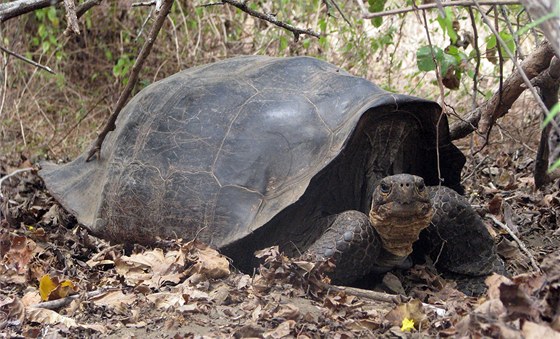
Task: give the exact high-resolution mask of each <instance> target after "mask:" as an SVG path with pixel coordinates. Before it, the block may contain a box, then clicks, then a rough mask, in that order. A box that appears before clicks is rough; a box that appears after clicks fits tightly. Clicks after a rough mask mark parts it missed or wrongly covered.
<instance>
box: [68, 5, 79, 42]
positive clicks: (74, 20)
mask: <svg viewBox="0 0 560 339" xmlns="http://www.w3.org/2000/svg"><path fill="white" fill-rule="evenodd" d="M64 8H65V9H66V21H67V26H66V30H65V31H64V34H70V32H74V34H80V28H79V27H78V16H77V15H76V4H75V3H74V0H64Z"/></svg>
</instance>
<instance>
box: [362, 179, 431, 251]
mask: <svg viewBox="0 0 560 339" xmlns="http://www.w3.org/2000/svg"><path fill="white" fill-rule="evenodd" d="M433 213H434V210H433V208H432V202H431V200H430V196H429V194H428V189H427V188H426V185H425V184H424V179H422V178H421V177H417V176H415V175H411V174H397V175H393V176H389V177H386V178H383V179H382V180H381V181H380V182H379V184H378V185H377V187H376V189H375V191H374V192H373V199H372V203H371V209H370V212H369V219H370V222H371V223H372V225H373V227H374V228H375V230H376V231H377V233H378V234H379V236H380V237H381V241H382V243H383V248H385V250H387V251H388V252H390V253H392V254H394V255H397V256H399V257H402V256H407V255H409V254H410V253H411V252H412V244H413V243H414V242H415V241H416V240H418V237H419V235H420V231H422V230H423V229H424V228H426V227H428V225H429V224H430V221H431V220H432V215H433Z"/></svg>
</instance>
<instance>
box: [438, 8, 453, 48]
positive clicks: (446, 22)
mask: <svg viewBox="0 0 560 339" xmlns="http://www.w3.org/2000/svg"><path fill="white" fill-rule="evenodd" d="M444 12H445V18H444V17H442V16H441V15H439V16H438V18H437V21H438V23H439V25H440V27H441V29H442V30H443V32H444V33H447V35H448V36H449V39H451V42H452V43H455V42H456V41H457V32H455V29H454V28H453V20H454V19H455V16H454V15H453V12H452V11H451V9H450V8H449V7H446V8H445V9H444Z"/></svg>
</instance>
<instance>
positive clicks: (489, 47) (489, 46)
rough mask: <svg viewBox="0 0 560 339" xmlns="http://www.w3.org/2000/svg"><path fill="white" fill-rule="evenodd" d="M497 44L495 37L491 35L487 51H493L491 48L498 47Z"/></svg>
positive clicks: (488, 39) (487, 43)
mask: <svg viewBox="0 0 560 339" xmlns="http://www.w3.org/2000/svg"><path fill="white" fill-rule="evenodd" d="M496 43H497V40H496V36H495V35H490V36H488V37H487V38H486V48H487V49H491V48H494V47H496Z"/></svg>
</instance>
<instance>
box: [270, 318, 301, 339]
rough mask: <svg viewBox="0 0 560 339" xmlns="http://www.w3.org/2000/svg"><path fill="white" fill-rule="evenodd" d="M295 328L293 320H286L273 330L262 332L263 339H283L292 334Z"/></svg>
mask: <svg viewBox="0 0 560 339" xmlns="http://www.w3.org/2000/svg"><path fill="white" fill-rule="evenodd" d="M295 326H296V322H295V321H294V320H286V321H284V322H283V323H281V324H280V325H278V327H276V328H275V329H274V330H272V331H267V332H264V333H263V338H273V339H277V338H285V337H287V336H289V335H290V334H291V333H292V331H293V329H294V328H295Z"/></svg>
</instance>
